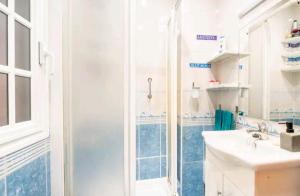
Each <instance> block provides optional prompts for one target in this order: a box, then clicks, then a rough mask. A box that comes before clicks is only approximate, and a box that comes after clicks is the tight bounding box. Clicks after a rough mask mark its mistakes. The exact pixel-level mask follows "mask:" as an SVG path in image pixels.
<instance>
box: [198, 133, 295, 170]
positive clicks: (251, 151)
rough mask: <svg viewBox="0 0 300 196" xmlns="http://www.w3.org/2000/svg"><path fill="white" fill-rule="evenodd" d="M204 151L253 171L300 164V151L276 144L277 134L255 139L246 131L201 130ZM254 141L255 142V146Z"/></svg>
mask: <svg viewBox="0 0 300 196" xmlns="http://www.w3.org/2000/svg"><path fill="white" fill-rule="evenodd" d="M202 135H203V137H204V141H205V144H206V148H207V150H209V151H210V152H211V153H212V154H213V155H214V156H216V157H217V158H218V159H221V160H223V161H230V162H232V163H233V164H236V165H240V166H244V167H249V168H251V169H254V170H262V169H274V168H284V167H298V166H300V152H289V151H286V150H283V149H281V148H280V147H279V137H274V136H269V139H267V140H255V139H254V138H253V137H252V135H251V134H248V133H247V132H246V130H243V129H242V130H233V131H207V132H203V133H202ZM254 142H255V145H254Z"/></svg>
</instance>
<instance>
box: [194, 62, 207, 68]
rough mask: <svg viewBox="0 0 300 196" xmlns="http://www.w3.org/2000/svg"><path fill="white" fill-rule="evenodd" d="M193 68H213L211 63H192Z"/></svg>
mask: <svg viewBox="0 0 300 196" xmlns="http://www.w3.org/2000/svg"><path fill="white" fill-rule="evenodd" d="M190 67H191V68H211V64H208V63H190Z"/></svg>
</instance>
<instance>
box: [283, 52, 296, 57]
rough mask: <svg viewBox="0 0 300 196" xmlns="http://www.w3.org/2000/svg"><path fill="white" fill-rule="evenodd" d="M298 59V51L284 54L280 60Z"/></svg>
mask: <svg viewBox="0 0 300 196" xmlns="http://www.w3.org/2000/svg"><path fill="white" fill-rule="evenodd" d="M297 57H300V51H295V52H286V53H285V54H283V55H282V58H297Z"/></svg>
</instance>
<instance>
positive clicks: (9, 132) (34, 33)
mask: <svg viewBox="0 0 300 196" xmlns="http://www.w3.org/2000/svg"><path fill="white" fill-rule="evenodd" d="M45 1H46V0H30V21H28V20H26V19H25V18H23V17H22V16H20V15H18V14H17V13H16V12H15V0H8V5H7V6H6V5H4V4H2V3H0V11H1V12H3V13H4V14H6V15H7V18H8V65H7V66H6V65H4V66H3V65H0V73H5V74H8V106H9V109H8V111H9V113H8V116H9V123H8V125H6V126H2V127H0V146H1V148H0V157H1V156H5V155H7V154H9V153H12V152H14V151H16V150H19V149H20V148H23V147H25V146H28V145H31V144H33V143H35V142H38V141H40V140H43V139H45V138H47V137H49V133H50V132H49V111H50V106H49V105H50V99H49V97H50V93H49V92H50V91H49V90H50V87H49V84H50V83H49V74H48V71H49V70H48V69H47V67H45V66H40V65H39V61H38V58H39V54H38V43H39V42H43V43H47V34H46V32H47V31H46V30H47V17H46V16H47V15H46V14H47V9H46V3H45ZM15 21H17V22H19V23H21V24H22V25H24V26H26V27H27V28H29V29H30V50H31V51H30V55H31V57H30V67H31V70H30V71H26V70H22V69H16V68H15ZM15 76H25V77H28V78H31V120H30V121H26V122H21V123H16V122H15ZM5 147H7V148H5Z"/></svg>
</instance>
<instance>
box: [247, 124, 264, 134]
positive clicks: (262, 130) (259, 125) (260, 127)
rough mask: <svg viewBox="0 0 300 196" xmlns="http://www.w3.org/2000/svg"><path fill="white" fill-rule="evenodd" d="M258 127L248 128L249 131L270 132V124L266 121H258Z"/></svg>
mask: <svg viewBox="0 0 300 196" xmlns="http://www.w3.org/2000/svg"><path fill="white" fill-rule="evenodd" d="M257 127H258V129H247V133H254V132H259V133H265V134H268V124H267V123H266V122H261V123H257Z"/></svg>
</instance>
